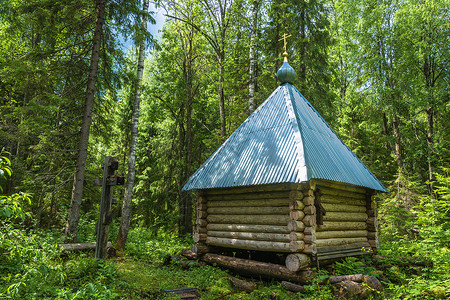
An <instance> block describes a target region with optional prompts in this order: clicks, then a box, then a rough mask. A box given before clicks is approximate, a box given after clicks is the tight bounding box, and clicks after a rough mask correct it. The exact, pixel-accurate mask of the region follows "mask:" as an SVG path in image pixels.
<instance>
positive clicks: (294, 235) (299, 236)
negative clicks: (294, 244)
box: [289, 231, 306, 242]
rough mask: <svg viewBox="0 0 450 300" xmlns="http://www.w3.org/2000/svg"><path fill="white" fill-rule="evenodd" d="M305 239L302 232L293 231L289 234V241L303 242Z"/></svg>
mask: <svg viewBox="0 0 450 300" xmlns="http://www.w3.org/2000/svg"><path fill="white" fill-rule="evenodd" d="M304 238H305V235H304V234H303V233H301V232H296V231H292V232H291V233H289V239H290V240H291V241H303V240H304ZM305 242H306V241H305Z"/></svg>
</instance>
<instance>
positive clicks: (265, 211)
mask: <svg viewBox="0 0 450 300" xmlns="http://www.w3.org/2000/svg"><path fill="white" fill-rule="evenodd" d="M289 212H290V209H289V207H288V206H287V205H286V206H281V207H265V206H262V207H261V206H242V207H237V206H234V207H210V208H208V214H211V215H288V214H289Z"/></svg>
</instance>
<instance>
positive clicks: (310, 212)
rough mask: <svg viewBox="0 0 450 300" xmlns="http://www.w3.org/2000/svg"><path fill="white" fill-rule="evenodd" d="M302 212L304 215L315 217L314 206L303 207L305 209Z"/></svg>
mask: <svg viewBox="0 0 450 300" xmlns="http://www.w3.org/2000/svg"><path fill="white" fill-rule="evenodd" d="M303 212H304V213H305V215H315V214H316V207H315V206H314V205H308V206H305V208H304V209H303Z"/></svg>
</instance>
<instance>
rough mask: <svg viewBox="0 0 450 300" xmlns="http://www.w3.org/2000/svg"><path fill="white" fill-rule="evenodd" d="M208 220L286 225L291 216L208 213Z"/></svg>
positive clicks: (211, 221)
mask: <svg viewBox="0 0 450 300" xmlns="http://www.w3.org/2000/svg"><path fill="white" fill-rule="evenodd" d="M207 220H208V222H209V223H219V224H255V225H266V224H267V225H285V224H287V223H288V222H289V220H290V218H289V216H288V215H208V217H207Z"/></svg>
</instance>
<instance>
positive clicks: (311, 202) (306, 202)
mask: <svg viewBox="0 0 450 300" xmlns="http://www.w3.org/2000/svg"><path fill="white" fill-rule="evenodd" d="M302 201H303V204H304V205H314V197H311V196H308V197H304V198H303V200H302Z"/></svg>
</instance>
